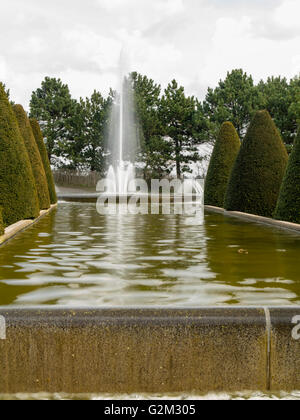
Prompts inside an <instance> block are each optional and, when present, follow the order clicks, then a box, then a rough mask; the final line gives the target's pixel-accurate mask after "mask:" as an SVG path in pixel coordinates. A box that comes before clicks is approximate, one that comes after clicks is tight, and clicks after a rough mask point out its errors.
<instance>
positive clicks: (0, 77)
mask: <svg viewBox="0 0 300 420" xmlns="http://www.w3.org/2000/svg"><path fill="white" fill-rule="evenodd" d="M6 77H7V65H6V61H5V59H4V58H3V57H1V56H0V81H5V80H6Z"/></svg>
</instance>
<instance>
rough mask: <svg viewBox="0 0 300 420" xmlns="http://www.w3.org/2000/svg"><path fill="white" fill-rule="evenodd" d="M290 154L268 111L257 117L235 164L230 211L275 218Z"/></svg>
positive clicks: (227, 201)
mask: <svg viewBox="0 0 300 420" xmlns="http://www.w3.org/2000/svg"><path fill="white" fill-rule="evenodd" d="M287 162H288V154H287V151H286V148H285V146H284V144H283V141H282V139H281V136H280V134H279V131H278V129H277V127H276V126H275V124H274V122H273V120H272V118H271V116H270V114H269V113H268V111H259V112H257V113H256V114H255V116H254V118H253V120H252V122H251V124H250V127H249V129H248V132H247V135H246V137H245V140H244V141H243V143H242V146H241V150H240V153H239V155H238V157H237V160H236V162H235V165H234V168H233V171H232V174H231V177H230V181H229V184H228V190H227V194H226V199H225V208H226V210H232V211H241V212H245V213H252V214H256V215H259V216H265V217H273V214H274V210H275V207H276V203H277V200H278V196H279V191H280V187H281V184H282V180H283V177H284V174H285V171H286V166H287Z"/></svg>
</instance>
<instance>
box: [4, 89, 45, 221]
mask: <svg viewBox="0 0 300 420" xmlns="http://www.w3.org/2000/svg"><path fill="white" fill-rule="evenodd" d="M0 207H2V217H3V223H4V227H6V226H9V225H11V224H13V223H16V222H18V221H19V220H23V219H34V218H36V217H38V215H39V205H38V196H37V190H36V185H35V181H34V177H33V173H32V168H31V164H30V160H29V157H28V153H27V150H26V147H25V144H24V140H23V138H22V136H21V133H20V130H19V126H18V123H17V120H16V117H15V114H14V112H13V110H12V107H11V105H10V103H9V101H8V98H7V95H6V93H5V90H4V87H3V85H2V84H1V83H0Z"/></svg>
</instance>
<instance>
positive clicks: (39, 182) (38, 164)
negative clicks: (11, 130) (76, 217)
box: [13, 105, 50, 210]
mask: <svg viewBox="0 0 300 420" xmlns="http://www.w3.org/2000/svg"><path fill="white" fill-rule="evenodd" d="M13 110H14V112H15V115H16V117H17V121H18V124H19V128H20V132H21V134H22V137H23V139H24V143H25V146H26V148H27V152H28V156H29V159H30V162H31V167H32V172H33V175H34V178H35V183H36V188H37V192H38V198H39V205H40V209H41V210H45V209H48V208H49V207H50V197H49V191H48V184H47V178H46V174H45V169H44V166H43V163H42V159H41V155H40V152H39V149H38V147H37V144H36V141H35V138H34V135H33V132H32V129H31V125H30V122H29V119H28V117H27V115H26V112H25V111H24V109H23V107H22V105H14V106H13Z"/></svg>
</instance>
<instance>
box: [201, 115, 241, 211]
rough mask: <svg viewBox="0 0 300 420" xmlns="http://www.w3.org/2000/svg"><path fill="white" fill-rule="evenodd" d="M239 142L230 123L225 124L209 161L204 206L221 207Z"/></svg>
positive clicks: (238, 148)
mask: <svg viewBox="0 0 300 420" xmlns="http://www.w3.org/2000/svg"><path fill="white" fill-rule="evenodd" d="M240 146H241V142H240V139H239V136H238V134H237V132H236V129H235V128H234V126H233V124H232V123H231V122H225V123H224V124H223V125H222V127H221V130H220V133H219V136H218V139H217V141H216V144H215V147H214V151H213V154H212V157H211V160H210V164H209V169H208V173H207V177H206V182H205V204H206V205H209V206H215V207H223V206H224V200H225V195H226V191H227V186H228V181H229V178H230V175H231V171H232V168H233V165H234V163H235V160H236V158H237V155H238V153H239V150H240Z"/></svg>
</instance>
